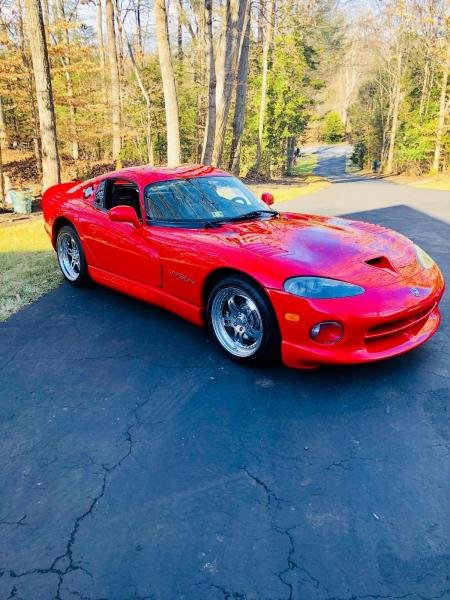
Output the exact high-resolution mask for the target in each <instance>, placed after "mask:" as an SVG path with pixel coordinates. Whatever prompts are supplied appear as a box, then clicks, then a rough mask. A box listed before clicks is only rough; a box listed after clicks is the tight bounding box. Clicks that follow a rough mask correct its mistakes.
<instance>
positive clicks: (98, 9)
mask: <svg viewBox="0 0 450 600" xmlns="http://www.w3.org/2000/svg"><path fill="white" fill-rule="evenodd" d="M95 14H96V22H97V43H98V51H99V54H100V68H101V70H102V74H101V75H102V79H103V81H104V76H105V75H104V74H105V44H104V41H103V9H102V0H95Z"/></svg>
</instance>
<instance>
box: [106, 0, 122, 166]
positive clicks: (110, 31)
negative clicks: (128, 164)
mask: <svg viewBox="0 0 450 600" xmlns="http://www.w3.org/2000/svg"><path fill="white" fill-rule="evenodd" d="M106 37H107V42H108V60H109V69H110V77H111V126H112V159H113V161H114V163H115V164H116V167H117V168H118V167H120V162H121V161H120V150H121V148H122V140H121V114H120V96H121V90H120V77H119V62H118V57H117V46H116V32H115V26H114V7H113V4H112V0H106Z"/></svg>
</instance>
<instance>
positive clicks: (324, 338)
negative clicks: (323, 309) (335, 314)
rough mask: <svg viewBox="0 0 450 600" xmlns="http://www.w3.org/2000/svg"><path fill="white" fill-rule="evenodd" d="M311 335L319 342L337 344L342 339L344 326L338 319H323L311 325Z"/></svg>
mask: <svg viewBox="0 0 450 600" xmlns="http://www.w3.org/2000/svg"><path fill="white" fill-rule="evenodd" d="M309 335H310V336H311V337H312V339H313V340H314V341H315V342H318V343H319V344H335V343H336V342H339V340H341V339H342V336H343V335H344V328H343V327H342V325H341V324H340V323H337V322H336V321H322V323H317V325H314V327H311V329H310V332H309Z"/></svg>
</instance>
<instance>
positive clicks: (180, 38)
mask: <svg viewBox="0 0 450 600" xmlns="http://www.w3.org/2000/svg"><path fill="white" fill-rule="evenodd" d="M182 10H183V4H182V3H180V4H179V6H178V15H177V58H178V60H179V61H182V60H183V15H182Z"/></svg>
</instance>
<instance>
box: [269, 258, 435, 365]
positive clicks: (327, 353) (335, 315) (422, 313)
mask: <svg viewBox="0 0 450 600" xmlns="http://www.w3.org/2000/svg"><path fill="white" fill-rule="evenodd" d="M421 275H422V274H419V275H416V276H415V277H414V278H410V279H404V280H402V281H400V282H397V283H396V284H395V285H390V286H385V287H380V288H372V289H368V290H366V292H365V293H364V294H362V295H361V296H355V297H353V298H339V299H329V300H310V299H304V298H298V297H296V296H293V295H292V294H288V293H286V292H284V291H280V290H267V292H268V294H269V296H270V298H271V300H272V304H273V306H274V309H275V312H276V315H277V318H278V323H279V326H280V332H281V338H282V343H281V354H282V360H283V363H284V364H285V365H287V366H289V367H294V368H313V367H315V366H318V365H320V364H327V363H328V364H356V363H365V362H372V361H376V360H381V359H384V358H389V357H392V356H397V355H398V354H403V353H404V352H408V351H409V350H412V349H413V348H416V347H417V346H420V345H421V344H423V343H424V342H426V341H427V340H428V339H429V338H430V337H431V336H432V335H433V334H434V333H435V332H436V331H437V329H438V327H439V324H440V321H441V315H440V312H439V308H438V304H439V301H440V300H441V298H442V294H443V292H444V280H443V277H442V275H441V273H440V271H439V269H437V268H435V269H433V270H432V273H426V274H425V275H423V276H421ZM412 288H416V289H417V290H418V292H419V296H418V297H416V296H415V295H413V293H412V291H411V290H412ZM416 293H417V292H416ZM292 315H297V316H298V317H299V318H298V320H297V321H293V320H292ZM321 321H338V322H339V323H341V324H342V325H343V326H344V335H343V337H342V339H341V340H340V341H339V342H337V343H335V344H320V343H318V342H315V341H314V340H313V339H312V338H311V337H310V333H309V332H310V329H311V327H313V326H314V325H316V324H317V323H319V322H321Z"/></svg>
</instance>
